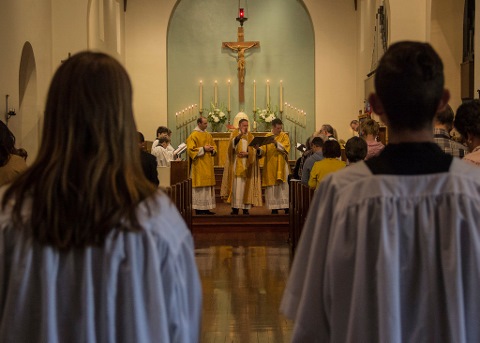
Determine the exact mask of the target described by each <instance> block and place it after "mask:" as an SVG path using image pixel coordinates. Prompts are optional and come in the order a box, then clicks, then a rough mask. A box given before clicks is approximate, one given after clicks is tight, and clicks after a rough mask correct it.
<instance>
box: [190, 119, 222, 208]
mask: <svg viewBox="0 0 480 343" xmlns="http://www.w3.org/2000/svg"><path fill="white" fill-rule="evenodd" d="M207 126H208V121H207V119H206V118H204V117H199V118H198V119H197V127H196V128H195V129H194V130H193V132H192V133H191V134H190V136H188V138H187V142H186V143H187V152H188V156H189V157H190V159H191V161H190V162H191V173H190V176H191V178H192V207H193V208H194V209H195V213H196V214H215V213H214V212H211V211H210V210H211V209H213V208H215V190H214V186H215V175H214V172H213V163H214V161H213V156H215V154H216V153H217V147H216V145H215V142H214V141H213V137H212V135H211V134H210V133H208V132H207Z"/></svg>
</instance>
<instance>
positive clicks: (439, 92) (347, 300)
mask: <svg viewBox="0 0 480 343" xmlns="http://www.w3.org/2000/svg"><path fill="white" fill-rule="evenodd" d="M375 89H376V94H372V95H370V97H369V102H370V104H371V105H372V107H373V109H374V111H375V113H377V114H378V115H379V116H380V118H381V119H382V121H383V122H384V123H386V124H387V126H388V129H389V144H388V145H387V146H386V148H385V149H384V151H383V152H382V153H381V154H380V155H379V156H376V157H374V158H372V159H370V160H368V161H366V162H363V161H361V162H358V163H356V164H355V165H353V166H350V167H348V168H345V169H344V170H341V171H339V172H337V173H333V174H331V175H329V176H327V177H326V179H325V180H324V181H323V182H322V183H321V185H320V186H319V188H318V189H317V190H316V192H315V196H314V199H313V202H312V204H311V207H310V209H309V212H308V218H307V220H306V223H305V226H304V228H303V231H302V234H301V237H300V242H299V245H298V247H297V249H296V255H295V258H294V261H293V265H292V270H291V272H290V276H289V280H288V283H287V287H286V290H285V293H284V295H283V299H282V304H281V311H282V312H283V313H284V314H286V315H287V316H288V317H290V318H292V319H293V320H294V321H295V324H294V329H293V339H292V342H312V343H313V342H465V343H466V342H480V325H479V322H480V297H479V296H478V285H480V268H479V266H480V224H479V222H478V218H480V171H479V169H478V168H477V167H474V166H470V165H468V164H467V163H466V162H464V161H462V160H460V159H458V158H455V157H452V156H450V155H447V154H445V153H444V152H443V151H442V150H441V149H440V147H439V146H438V145H436V144H435V143H434V141H433V134H432V121H433V118H434V115H435V113H436V112H437V111H441V110H443V109H444V107H445V105H446V104H447V102H448V100H449V97H450V95H449V92H448V91H447V90H446V89H444V75H443V64H442V61H441V60H440V58H439V56H438V55H437V53H436V52H435V51H434V50H433V49H432V47H431V46H430V45H429V44H426V43H417V42H399V43H396V44H393V45H392V46H391V47H390V48H389V49H388V50H387V52H386V53H385V55H384V56H383V57H382V59H381V61H380V63H379V65H378V68H377V70H376V73H375Z"/></svg>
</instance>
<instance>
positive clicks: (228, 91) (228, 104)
mask: <svg viewBox="0 0 480 343" xmlns="http://www.w3.org/2000/svg"><path fill="white" fill-rule="evenodd" d="M228 112H230V80H228Z"/></svg>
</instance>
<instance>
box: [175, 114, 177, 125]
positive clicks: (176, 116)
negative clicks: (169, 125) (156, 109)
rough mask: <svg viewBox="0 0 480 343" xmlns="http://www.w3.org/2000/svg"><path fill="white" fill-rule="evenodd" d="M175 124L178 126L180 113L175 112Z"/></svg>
mask: <svg viewBox="0 0 480 343" xmlns="http://www.w3.org/2000/svg"><path fill="white" fill-rule="evenodd" d="M175 123H176V124H177V125H178V112H175Z"/></svg>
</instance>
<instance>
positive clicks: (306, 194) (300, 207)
mask: <svg viewBox="0 0 480 343" xmlns="http://www.w3.org/2000/svg"><path fill="white" fill-rule="evenodd" d="M314 192H315V190H314V189H311V188H310V187H308V186H305V185H304V184H302V183H301V182H300V180H290V196H289V199H290V200H289V202H290V206H289V208H290V225H289V236H290V244H291V247H290V248H291V252H292V256H293V255H294V254H295V249H296V247H297V244H298V241H299V239H300V235H301V233H302V228H303V225H304V224H305V220H306V218H307V213H308V209H309V208H310V203H311V201H312V199H313V194H314Z"/></svg>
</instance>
